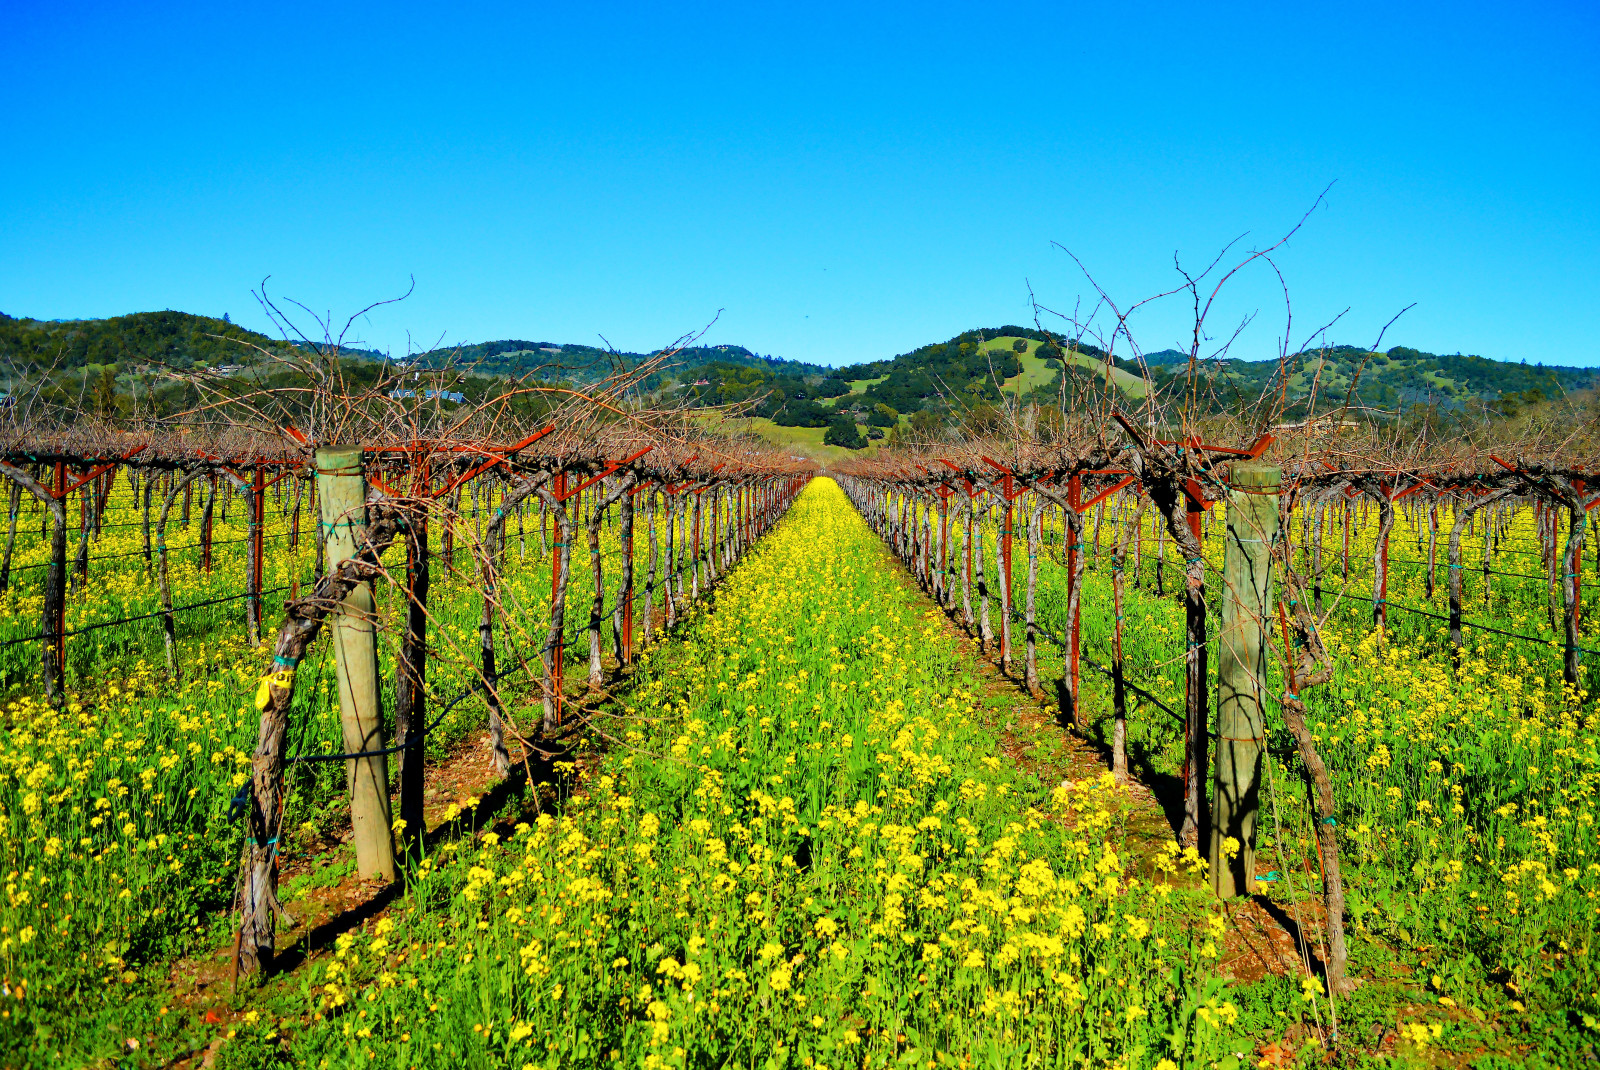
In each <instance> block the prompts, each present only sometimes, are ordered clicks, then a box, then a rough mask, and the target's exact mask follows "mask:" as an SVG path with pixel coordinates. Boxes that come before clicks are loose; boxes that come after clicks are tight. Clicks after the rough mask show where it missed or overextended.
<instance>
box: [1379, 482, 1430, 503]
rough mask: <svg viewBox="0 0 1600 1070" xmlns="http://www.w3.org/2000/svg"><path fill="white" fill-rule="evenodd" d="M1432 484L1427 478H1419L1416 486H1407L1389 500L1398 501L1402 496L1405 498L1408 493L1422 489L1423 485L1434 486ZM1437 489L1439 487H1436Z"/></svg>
mask: <svg viewBox="0 0 1600 1070" xmlns="http://www.w3.org/2000/svg"><path fill="white" fill-rule="evenodd" d="M1432 486H1433V484H1432V483H1430V482H1428V481H1427V480H1426V479H1419V480H1418V481H1417V482H1416V484H1415V485H1414V486H1410V487H1407V488H1406V489H1405V490H1403V491H1401V492H1400V493H1399V494H1396V495H1395V496H1394V497H1392V498H1390V499H1389V500H1390V501H1393V502H1397V501H1399V500H1400V499H1401V498H1404V497H1405V496H1406V495H1408V494H1415V493H1416V492H1417V491H1419V490H1421V489H1422V488H1423V487H1432ZM1435 489H1437V488H1435Z"/></svg>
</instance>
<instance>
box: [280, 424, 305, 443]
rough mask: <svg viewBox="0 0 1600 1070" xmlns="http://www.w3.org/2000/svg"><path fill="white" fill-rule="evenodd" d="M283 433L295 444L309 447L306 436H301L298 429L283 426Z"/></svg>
mask: <svg viewBox="0 0 1600 1070" xmlns="http://www.w3.org/2000/svg"><path fill="white" fill-rule="evenodd" d="M283 433H284V434H286V435H288V436H289V437H290V438H292V439H294V440H295V441H296V442H298V443H300V445H302V446H309V445H311V440H310V439H308V438H306V436H304V435H302V434H301V433H300V429H299V428H297V427H295V425H294V424H284V425H283Z"/></svg>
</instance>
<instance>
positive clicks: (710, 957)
mask: <svg viewBox="0 0 1600 1070" xmlns="http://www.w3.org/2000/svg"><path fill="white" fill-rule="evenodd" d="M645 371H646V373H648V371H649V369H648V368H647V369H646V370H645ZM630 376H631V377H628V376H625V377H623V378H622V379H620V380H617V381H607V382H606V383H603V384H601V386H599V387H596V388H594V389H591V390H588V391H583V392H576V391H570V390H562V389H558V388H542V390H543V393H542V394H541V395H540V396H539V399H538V402H539V403H538V405H536V406H531V407H530V406H529V405H526V404H522V403H519V405H513V404H511V403H510V401H505V402H504V403H501V404H498V405H496V404H495V403H492V402H491V403H485V405H484V406H483V407H482V408H480V409H477V410H475V411H474V412H473V413H471V414H469V415H468V416H467V417H464V418H460V417H451V418H448V419H446V418H444V417H443V416H442V415H441V414H440V412H439V411H438V409H437V407H435V408H434V409H432V410H429V409H427V407H426V404H425V403H424V402H423V401H421V400H420V399H419V398H418V397H417V396H415V395H420V394H422V392H421V391H410V392H407V393H408V394H410V395H413V396H409V397H402V398H395V397H394V396H393V395H392V394H390V393H388V392H387V391H386V389H385V388H386V386H387V384H380V386H379V387H378V388H375V389H374V390H373V391H372V392H371V393H369V394H364V395H361V396H359V397H352V396H350V395H348V394H339V393H337V391H336V390H335V388H334V386H333V385H331V384H330V382H329V381H328V380H326V379H324V380H322V381H321V382H322V385H321V386H319V387H318V390H319V391H320V393H316V392H314V394H313V397H312V400H311V401H310V402H308V403H307V404H306V405H304V406H299V407H297V408H295V409H294V411H293V412H288V411H285V412H283V413H280V414H278V419H276V420H273V421H267V422H263V421H256V423H254V424H251V423H249V422H248V421H246V420H243V419H240V420H238V421H236V422H235V423H233V424H226V423H223V422H219V421H217V420H215V419H209V422H197V423H194V424H192V425H184V426H179V427H165V426H147V427H142V428H134V427H126V426H112V425H111V424H109V423H103V424H102V423H95V422H93V421H88V420H82V419H79V420H73V421H57V422H54V423H51V422H47V421H36V422H34V423H30V424H24V423H22V422H20V421H18V422H16V423H15V426H14V427H11V428H9V429H8V430H7V431H6V434H5V437H4V441H0V474H3V475H4V476H5V477H6V480H7V481H8V485H9V488H10V499H9V501H10V509H9V515H8V527H7V531H6V536H5V544H4V548H3V551H0V673H3V676H4V685H5V688H6V703H5V717H4V723H3V728H0V732H3V739H4V746H3V748H0V815H3V817H0V819H3V821H4V823H5V826H6V830H7V834H6V837H5V839H4V845H3V848H0V849H3V851H4V853H5V856H6V857H5V859H4V870H5V872H6V898H5V900H4V901H3V902H0V973H3V982H4V987H3V989H0V1064H4V1065H16V1066H24V1065H26V1066H33V1065H39V1066H44V1065H111V1064H112V1063H119V1064H125V1065H133V1066H180V1065H181V1066H192V1067H198V1066H202V1065H204V1066H269V1065H305V1066H316V1067H340V1066H367V1065H382V1066H390V1065H395V1066H413V1065H466V1066H514V1067H523V1066H569V1065H593V1064H600V1065H611V1064H613V1063H615V1064H618V1065H629V1066H634V1065H642V1066H645V1067H649V1068H652V1070H653V1068H656V1067H680V1066H722V1065H729V1064H734V1063H739V1064H746V1063H748V1064H749V1065H756V1064H758V1063H759V1064H762V1065H773V1066H777V1065H794V1066H805V1067H833V1068H839V1067H852V1066H887V1065H891V1064H892V1065H901V1066H910V1065H926V1066H938V1065H962V1066H977V1065H983V1066H1018V1067H1021V1066H1034V1065H1061V1066H1077V1065H1087V1066H1102V1065H1104V1066H1118V1067H1127V1068H1130V1070H1131V1068H1135V1067H1153V1068H1156V1070H1176V1068H1178V1067H1223V1068H1226V1070H1235V1068H1238V1067H1241V1066H1244V1065H1247V1064H1248V1065H1266V1066H1289V1065H1312V1064H1321V1063H1324V1062H1334V1061H1345V1062H1350V1063H1355V1062H1359V1061H1361V1060H1393V1061H1398V1062H1400V1063H1401V1064H1408V1065H1460V1066H1467V1065H1471V1066H1476V1067H1480V1068H1482V1070H1491V1068H1494V1067H1499V1066H1510V1065H1513V1064H1516V1065H1523V1064H1527V1065H1535V1066H1564V1065H1571V1064H1573V1063H1576V1062H1579V1061H1582V1060H1584V1059H1592V1058H1594V1057H1595V1054H1596V1033H1597V1032H1600V994H1597V990H1600V970H1597V968H1596V963H1595V960H1594V958H1593V952H1592V948H1593V944H1594V937H1595V935H1596V930H1597V917H1600V915H1597V905H1596V899H1595V897H1596V893H1597V891H1600V858H1595V857H1593V856H1592V844H1593V843H1594V836H1593V825H1594V822H1595V801H1594V800H1595V788H1596V783H1597V781H1600V753H1597V751H1596V748H1595V729H1596V725H1595V724H1594V721H1593V714H1592V705H1591V703H1590V699H1589V688H1590V683H1591V682H1590V680H1589V679H1588V670H1587V668H1586V664H1585V658H1586V656H1587V657H1593V656H1595V653H1596V651H1597V650H1600V637H1597V636H1596V632H1597V631H1600V626H1597V624H1596V613H1595V611H1596V609H1597V608H1600V607H1597V605H1596V602H1597V599H1596V598H1595V596H1594V592H1595V591H1596V590H1600V544H1597V550H1596V554H1597V559H1596V562H1595V565H1596V567H1595V568H1593V569H1591V570H1590V571H1589V573H1588V575H1589V578H1588V579H1585V560H1584V557H1585V547H1586V546H1587V545H1588V541H1589V540H1587V539H1586V528H1587V518H1588V515H1589V510H1590V508H1591V507H1592V506H1593V505H1595V504H1597V503H1600V497H1597V496H1595V495H1594V494H1593V493H1592V492H1591V491H1590V490H1589V489H1587V488H1586V482H1593V480H1594V477H1593V475H1592V474H1591V475H1586V474H1585V473H1587V472H1590V470H1591V469H1592V466H1591V465H1588V464H1587V463H1580V461H1581V460H1582V459H1583V458H1584V453H1583V450H1582V448H1580V447H1579V446H1578V445H1577V444H1575V442H1574V440H1573V438H1572V436H1571V435H1565V436H1563V437H1560V438H1552V439H1548V440H1547V439H1544V438H1540V437H1539V436H1538V435H1535V434H1528V435H1525V436H1524V437H1522V438H1520V439H1519V440H1517V441H1515V442H1505V443H1496V444H1493V445H1485V444H1479V443H1471V442H1467V441H1465V440H1463V441H1460V442H1455V443H1446V444H1440V443H1437V442H1429V441H1426V440H1419V439H1407V438H1404V437H1403V436H1401V435H1399V434H1398V433H1397V432H1395V431H1393V430H1392V429H1386V428H1382V427H1367V426H1360V427H1357V426H1354V425H1349V426H1347V425H1343V424H1337V423H1334V424H1329V423H1324V424H1320V425H1312V426H1299V427H1274V428H1272V429H1270V430H1263V429H1261V428H1258V427H1246V426H1244V425H1243V424H1241V423H1240V422H1238V421H1237V420H1232V419H1223V418H1217V419H1215V420H1211V421H1199V420H1191V421H1186V422H1185V421H1179V422H1178V423H1179V424H1181V426H1177V427H1176V429H1177V430H1179V431H1183V432H1185V433H1184V434H1182V435H1181V436H1179V437H1171V438H1163V437H1161V436H1162V435H1166V434H1168V433H1170V432H1171V431H1172V430H1173V427H1171V426H1168V425H1164V424H1161V423H1160V422H1159V421H1158V420H1157V418H1156V414H1155V410H1154V409H1151V410H1150V411H1148V412H1146V413H1145V414H1144V415H1142V416H1140V417H1139V418H1138V421H1137V422H1135V421H1134V420H1132V419H1130V418H1129V417H1127V416H1124V415H1123V414H1122V413H1120V412H1118V411H1115V409H1113V408H1111V407H1110V406H1102V408H1103V409H1104V411H1096V412H1094V413H1093V414H1092V418H1091V414H1090V413H1088V412H1081V413H1079V414H1077V415H1076V416H1072V417H1067V418H1062V419H1061V420H1060V422H1059V423H1058V424H1057V425H1055V426H1044V425H1042V424H1040V423H1039V422H1038V421H1037V414H1036V413H1035V414H1032V415H1030V414H1027V413H1022V412H1018V413H1016V414H1014V415H1015V419H1014V420H1013V422H1012V423H1011V424H1010V425H1008V427H1007V428H1006V430H1005V433H1004V434H998V433H997V434H994V435H991V436H990V437H987V438H980V437H977V436H975V435H955V434H950V435H947V436H946V437H945V439H943V440H941V441H929V442H925V443H922V444H921V445H918V446H916V447H915V448H909V447H906V448H900V449H897V450H893V451H891V450H884V451H880V452H879V453H878V454H876V455H875V456H874V457H873V459H871V460H852V461H846V462H842V463H840V464H837V465H835V466H833V468H832V469H830V470H829V471H827V472H820V471H818V470H817V468H816V467H815V466H814V465H813V464H812V463H810V462H808V461H805V460H799V459H796V458H794V457H793V456H790V455H788V454H786V453H782V452H779V451H776V450H774V449H772V448H771V447H770V446H767V445H765V444H763V443H761V442H759V441H757V440H754V439H749V438H740V437H733V436H728V435H725V434H722V433H720V432H719V431H718V430H717V429H716V428H715V427H708V426H706V424H705V423H704V422H700V423H697V422H695V420H694V419H693V418H692V417H691V416H689V415H687V414H686V413H685V412H683V411H679V410H670V411H656V410H650V409H647V408H644V407H641V406H640V405H639V404H637V403H635V402H634V401H633V400H630V398H631V395H630V394H629V392H628V391H629V386H630V384H631V383H636V382H637V381H639V378H640V373H638V372H635V373H630ZM227 400H228V403H229V404H231V405H237V404H239V403H240V402H241V399H227ZM523 400H524V401H525V400H526V399H523ZM252 404H254V405H255V406H256V408H257V409H258V410H259V409H261V408H263V407H264V406H263V405H262V404H261V403H260V402H259V399H257V400H255V401H253V402H252ZM519 406H520V407H519ZM1217 443H1222V444H1217ZM1574 458H1577V459H1578V460H1575V459H1574Z"/></svg>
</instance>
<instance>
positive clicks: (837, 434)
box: [822, 416, 867, 450]
mask: <svg viewBox="0 0 1600 1070" xmlns="http://www.w3.org/2000/svg"><path fill="white" fill-rule="evenodd" d="M822 442H823V445H825V446H843V447H844V448H845V449H847V450H859V449H864V448H865V447H866V445H867V440H866V439H864V438H862V437H861V430H860V428H858V427H856V422H855V421H854V420H852V419H850V417H848V416H835V417H834V418H833V422H831V423H830V424H828V430H827V432H826V433H825V434H823V436H822Z"/></svg>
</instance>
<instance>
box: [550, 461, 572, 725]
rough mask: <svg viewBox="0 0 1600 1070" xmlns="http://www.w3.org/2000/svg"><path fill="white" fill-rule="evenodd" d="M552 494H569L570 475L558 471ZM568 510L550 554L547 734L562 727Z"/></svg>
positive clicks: (558, 518) (563, 509)
mask: <svg viewBox="0 0 1600 1070" xmlns="http://www.w3.org/2000/svg"><path fill="white" fill-rule="evenodd" d="M551 493H552V494H553V495H554V496H555V499H556V501H557V502H560V501H561V500H562V499H563V498H565V497H566V494H567V473H566V472H564V471H562V472H557V473H556V474H555V477H554V478H553V479H552V480H551ZM566 517H567V512H566V507H565V506H561V507H560V508H559V509H558V511H557V515H556V544H555V553H553V554H551V555H550V639H549V641H548V642H547V643H546V646H547V648H548V653H547V656H548V657H549V659H550V661H549V666H550V668H549V677H550V695H549V698H548V699H547V700H546V702H545V731H546V732H547V733H548V732H551V731H553V730H554V729H555V728H556V727H557V726H559V725H560V724H561V701H562V697H563V696H562V693H561V661H562V658H564V657H565V656H566V626H567V621H566V609H567V599H566V592H567V588H566V584H564V583H562V582H561V573H562V571H563V570H564V568H565V567H566V566H567V564H568V562H570V560H571V557H572V547H571V546H569V545H568V544H569V543H570V542H571V541H572V540H571V538H570V537H569V531H568V525H567V524H566V523H565V520H566Z"/></svg>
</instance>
